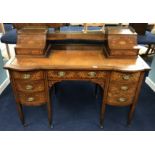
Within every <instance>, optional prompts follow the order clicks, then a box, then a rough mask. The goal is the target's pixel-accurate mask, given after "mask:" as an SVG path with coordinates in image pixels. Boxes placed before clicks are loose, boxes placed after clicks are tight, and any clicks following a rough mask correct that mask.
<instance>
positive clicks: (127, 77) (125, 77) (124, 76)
mask: <svg viewBox="0 0 155 155" xmlns="http://www.w3.org/2000/svg"><path fill="white" fill-rule="evenodd" d="M130 77H131V75H127V74H126V75H123V80H129V79H130Z"/></svg>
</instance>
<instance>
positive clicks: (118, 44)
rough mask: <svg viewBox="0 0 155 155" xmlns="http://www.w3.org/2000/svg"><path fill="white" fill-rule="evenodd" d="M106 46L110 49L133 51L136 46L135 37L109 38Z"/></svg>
mask: <svg viewBox="0 0 155 155" xmlns="http://www.w3.org/2000/svg"><path fill="white" fill-rule="evenodd" d="M108 44H109V47H110V48H111V49H133V47H134V46H135V45H137V37H136V36H132V37H131V36H116V35H114V36H109V37H108Z"/></svg>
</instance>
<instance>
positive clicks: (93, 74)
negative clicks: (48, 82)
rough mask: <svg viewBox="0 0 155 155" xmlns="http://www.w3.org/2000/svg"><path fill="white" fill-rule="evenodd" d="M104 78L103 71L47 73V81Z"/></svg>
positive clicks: (104, 73)
mask: <svg viewBox="0 0 155 155" xmlns="http://www.w3.org/2000/svg"><path fill="white" fill-rule="evenodd" d="M93 78H106V72H104V71H48V79H93Z"/></svg>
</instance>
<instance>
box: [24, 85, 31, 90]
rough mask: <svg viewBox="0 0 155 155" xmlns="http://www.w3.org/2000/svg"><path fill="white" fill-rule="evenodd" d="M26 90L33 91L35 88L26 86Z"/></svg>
mask: <svg viewBox="0 0 155 155" xmlns="http://www.w3.org/2000/svg"><path fill="white" fill-rule="evenodd" d="M25 89H26V90H32V89H33V86H32V85H26V87H25Z"/></svg>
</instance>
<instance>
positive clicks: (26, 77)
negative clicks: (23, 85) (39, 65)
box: [23, 74, 31, 79]
mask: <svg viewBox="0 0 155 155" xmlns="http://www.w3.org/2000/svg"><path fill="white" fill-rule="evenodd" d="M30 77H31V75H30V74H24V75H23V79H30Z"/></svg>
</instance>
